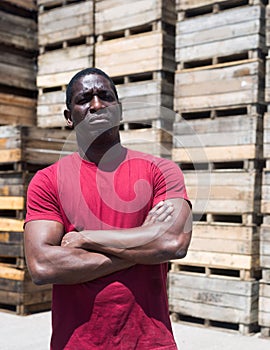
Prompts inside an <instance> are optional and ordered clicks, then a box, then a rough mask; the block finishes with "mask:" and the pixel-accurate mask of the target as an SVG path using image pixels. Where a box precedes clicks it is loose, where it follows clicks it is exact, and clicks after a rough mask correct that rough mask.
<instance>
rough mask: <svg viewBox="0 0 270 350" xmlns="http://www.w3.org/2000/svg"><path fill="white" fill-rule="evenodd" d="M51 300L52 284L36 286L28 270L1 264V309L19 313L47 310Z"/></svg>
mask: <svg viewBox="0 0 270 350" xmlns="http://www.w3.org/2000/svg"><path fill="white" fill-rule="evenodd" d="M51 300H52V295H51V285H43V286H36V285H34V284H33V283H32V282H31V279H30V276H29V273H28V272H27V271H26V270H20V269H17V268H14V267H6V266H0V309H1V310H6V311H13V312H15V313H16V314H19V315H24V314H29V313H33V312H39V311H47V310H49V309H50V306H51Z"/></svg>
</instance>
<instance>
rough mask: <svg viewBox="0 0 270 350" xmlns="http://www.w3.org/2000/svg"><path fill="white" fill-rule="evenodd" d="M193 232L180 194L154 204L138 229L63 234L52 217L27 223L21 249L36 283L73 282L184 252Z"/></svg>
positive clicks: (159, 261) (62, 229) (58, 224)
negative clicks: (23, 245)
mask: <svg viewBox="0 0 270 350" xmlns="http://www.w3.org/2000/svg"><path fill="white" fill-rule="evenodd" d="M191 230H192V219H191V210H190V207H189V205H188V203H187V202H186V201H185V200H184V199H181V198H175V199H170V201H164V203H161V204H159V205H157V206H156V207H154V208H153V209H152V210H151V211H150V213H149V215H148V217H147V218H146V220H145V222H144V224H143V225H142V226H140V227H136V228H131V229H121V230H110V231H108V230H104V231H94V230H87V231H80V232H69V233H67V234H66V235H64V228H63V225H62V224H61V223H59V222H55V221H47V220H37V221H31V222H29V223H27V224H26V226H25V252H26V258H27V264H28V268H29V271H30V274H31V276H32V279H33V281H34V282H35V283H37V284H46V283H55V284H74V283H83V282H87V281H90V280H94V279H96V278H99V277H103V276H106V275H109V274H111V273H114V272H117V271H120V270H122V269H126V268H129V267H131V266H133V265H135V264H158V263H162V262H165V261H169V260H171V259H178V258H183V257H184V256H185V255H186V252H187V249H188V246H189V243H190V239H191Z"/></svg>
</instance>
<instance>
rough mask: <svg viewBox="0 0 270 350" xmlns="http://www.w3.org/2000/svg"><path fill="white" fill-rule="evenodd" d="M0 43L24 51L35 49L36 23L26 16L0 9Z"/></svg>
mask: <svg viewBox="0 0 270 350" xmlns="http://www.w3.org/2000/svg"><path fill="white" fill-rule="evenodd" d="M0 18H1V21H0V43H1V44H2V45H12V46H15V47H17V48H19V49H22V50H26V51H35V50H37V23H36V21H35V20H34V19H33V18H30V16H29V18H27V17H22V16H18V15H15V14H11V13H8V12H5V11H1V10H0Z"/></svg>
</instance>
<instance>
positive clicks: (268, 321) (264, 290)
mask: <svg viewBox="0 0 270 350" xmlns="http://www.w3.org/2000/svg"><path fill="white" fill-rule="evenodd" d="M269 310H270V280H268V281H265V280H260V292H259V325H260V326H261V335H262V336H263V337H270V311H269Z"/></svg>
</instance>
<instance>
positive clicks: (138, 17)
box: [95, 0, 176, 34]
mask: <svg viewBox="0 0 270 350" xmlns="http://www.w3.org/2000/svg"><path fill="white" fill-rule="evenodd" d="M157 20H162V21H164V22H166V23H170V24H171V25H175V22H176V12H175V4H174V1H173V0H169V1H168V0H167V1H164V0H151V1H149V0H136V1H132V2H127V1H125V0H113V1H111V0H97V1H96V2H95V32H96V34H104V33H110V32H117V31H121V30H124V29H130V28H131V27H140V26H143V25H145V24H148V23H152V22H154V21H157Z"/></svg>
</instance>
